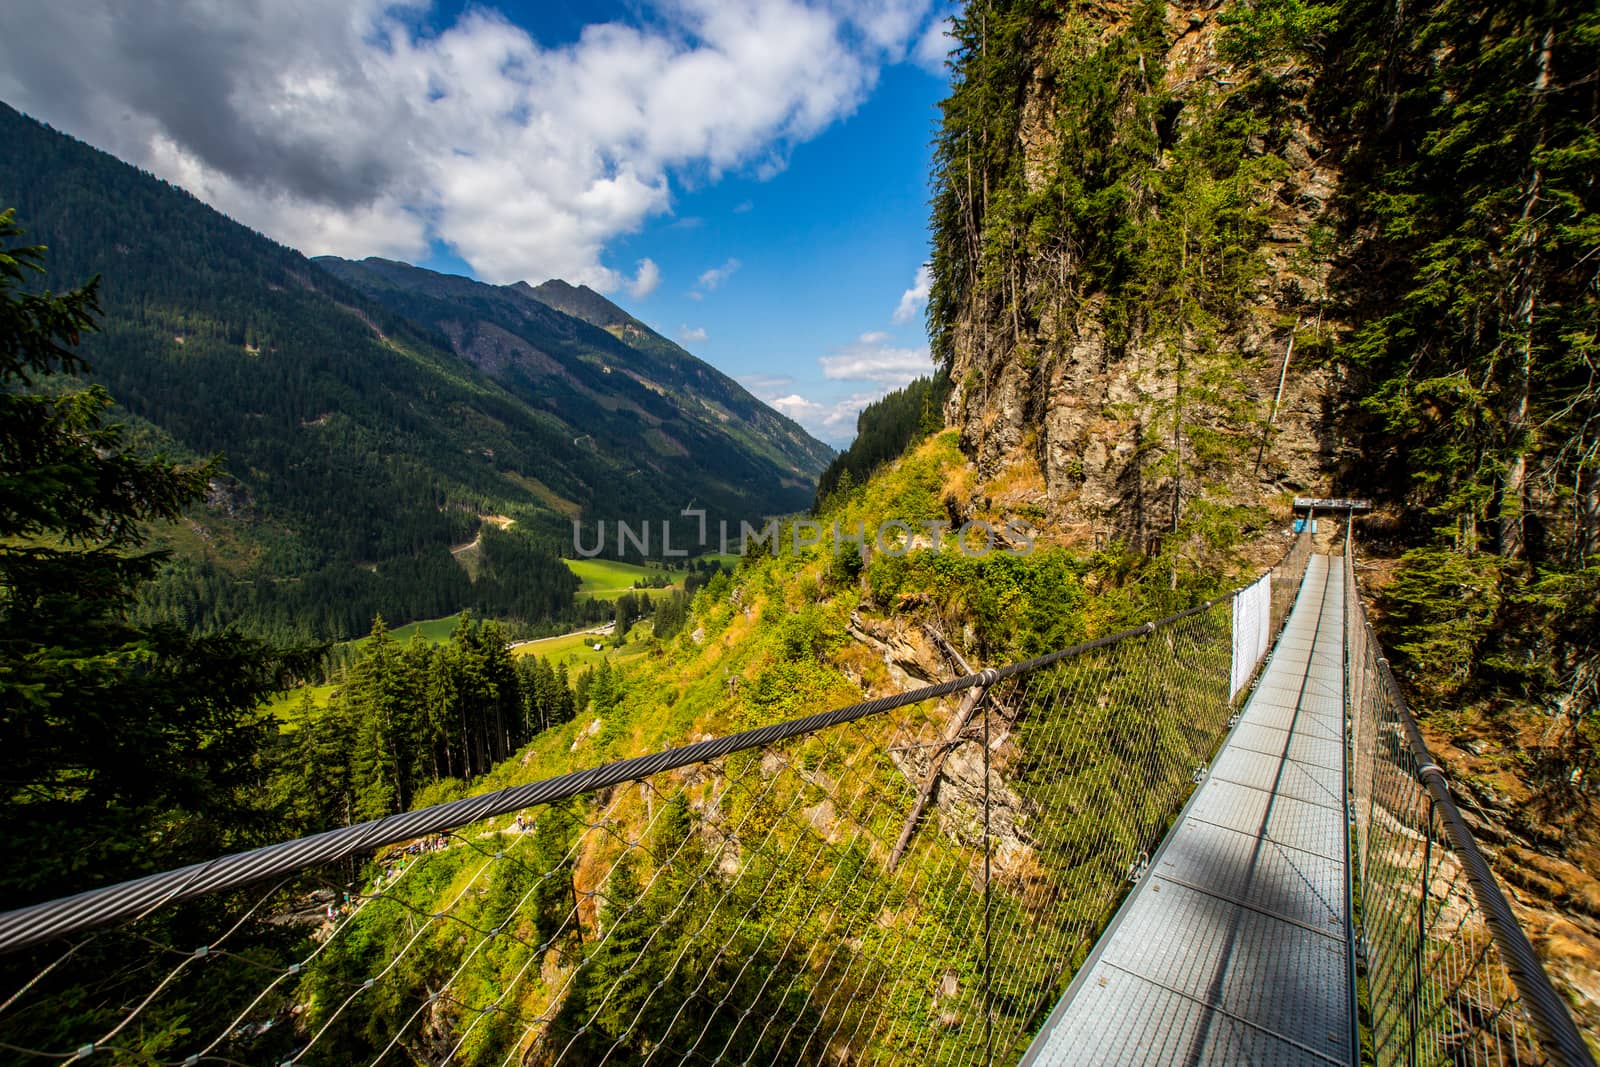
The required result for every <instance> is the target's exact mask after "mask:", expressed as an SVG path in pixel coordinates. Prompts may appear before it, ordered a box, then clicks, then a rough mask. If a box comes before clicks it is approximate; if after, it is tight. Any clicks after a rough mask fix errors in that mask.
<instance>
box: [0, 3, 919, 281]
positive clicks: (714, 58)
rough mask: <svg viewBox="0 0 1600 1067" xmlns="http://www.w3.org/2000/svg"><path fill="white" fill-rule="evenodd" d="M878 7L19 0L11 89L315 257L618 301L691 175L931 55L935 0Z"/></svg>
mask: <svg viewBox="0 0 1600 1067" xmlns="http://www.w3.org/2000/svg"><path fill="white" fill-rule="evenodd" d="M859 8H860V9H859V10H856V11H849V10H844V9H843V5H840V4H838V3H836V2H834V0H752V2H750V3H744V4H738V5H731V4H725V3H722V2H720V0H675V2H673V3H668V4H664V5H662V7H660V8H659V9H655V10H653V11H652V13H651V15H650V17H649V18H648V19H643V20H641V24H640V25H629V24H624V23H621V22H610V23H603V24H595V25H591V26H588V27H586V28H585V29H584V31H583V33H582V36H581V37H580V38H579V39H578V40H577V41H575V42H573V43H571V44H568V45H563V46H560V47H551V48H546V47H544V46H542V45H540V44H539V43H538V42H537V41H535V40H534V39H533V38H532V37H531V36H530V35H529V34H528V33H527V32H526V31H525V30H524V29H522V28H521V27H519V26H516V25H514V24H512V23H511V22H509V21H507V20H506V19H505V18H504V17H502V16H501V15H499V14H498V13H496V12H495V11H493V10H492V9H489V8H486V7H483V6H478V5H468V6H467V8H466V9H465V11H464V13H462V14H461V15H460V16H459V17H457V18H456V19H455V21H453V22H450V23H448V24H442V25H431V24H430V23H429V17H430V14H431V7H430V6H429V4H428V3H426V2H425V0H408V2H403V3H395V2H394V0H273V2H271V3H246V4H235V3H215V2H211V0H144V2H141V3H138V4H129V3H124V2H121V0H8V2H7V4H6V5H5V9H4V14H3V15H0V98H3V99H5V100H6V101H8V102H9V103H11V104H13V105H14V106H17V107H19V108H21V109H22V110H24V111H26V112H28V113H29V114H31V115H34V116H36V117H38V118H41V119H44V120H45V121H48V122H50V123H52V124H53V125H55V126H57V127H58V128H61V129H63V130H66V131H68V132H70V133H73V134H75V135H77V136H80V137H83V138H84V139H86V140H88V141H90V142H91V143H94V144H96V145H99V146H101V147H104V148H106V149H108V150H109V151H111V152H114V153H115V154H117V155H119V156H121V157H122V158H124V159H127V160H130V161H131V162H134V163H136V164H139V165H141V166H144V167H147V168H149V169H150V170H152V171H154V172H155V173H157V174H158V175H160V176H162V177H165V178H168V179H170V180H173V181H175V182H177V183H179V184H181V185H184V186H185V187H187V188H189V189H191V190H192V191H193V192H195V193H196V194H197V195H199V196H201V197H203V198H204V199H206V200H208V201H209V202H211V203H213V204H214V205H216V206H217V207H219V208H221V209H222V210H224V211H226V212H228V213H229V214H231V215H233V216H234V217H235V218H238V219H239V220H240V221H242V222H245V223H247V224H248V225H251V226H254V227H256V228H258V229H261V230H263V231H265V232H266V233H268V234H270V235H271V236H273V237H276V238H278V239H279V240H282V241H286V242H288V243H289V244H292V245H294V246H296V247H298V248H300V249H302V250H303V251H306V252H309V253H318V252H332V253H337V254H342V255H346V256H365V255H370V254H374V253H377V254H382V255H389V256H398V257H404V258H417V257H420V256H423V255H426V254H427V252H428V250H429V248H430V246H431V245H432V244H433V243H434V242H441V243H443V244H444V245H445V246H447V247H448V248H449V249H450V250H451V251H453V252H454V253H456V254H457V255H459V256H461V257H462V258H463V259H465V260H466V261H467V262H468V263H469V264H471V266H472V268H473V269H474V270H475V271H476V272H477V273H478V274H479V276H480V277H482V278H483V279H484V280H486V281H491V282H508V281H513V280H516V279H519V278H547V277H562V278H566V279H567V280H569V281H572V282H576V283H586V284H589V285H591V286H593V287H595V288H597V289H601V290H608V291H610V290H616V289H619V288H622V287H624V286H627V285H636V284H638V282H639V281H640V280H641V279H640V277H639V276H636V277H635V278H634V279H632V280H630V279H628V278H627V277H625V276H624V275H623V274H622V273H621V272H619V271H618V270H616V269H614V268H612V267H610V266H607V265H606V263H605V262H604V260H605V252H606V249H607V245H608V243H609V242H610V241H611V240H612V239H613V238H615V237H617V236H618V235H621V234H625V233H630V232H634V231H637V230H638V229H639V228H640V227H641V226H642V225H643V223H644V221H645V220H646V219H648V218H650V217H652V216H655V215H659V214H662V213H664V212H667V211H669V210H670V208H671V203H672V183H673V180H674V179H683V180H690V181H695V182H705V181H713V182H714V181H716V180H717V179H719V178H720V177H721V176H722V175H723V174H724V173H726V172H728V171H731V170H740V171H746V172H749V173H752V174H754V175H755V176H756V177H757V178H760V177H762V176H764V175H765V176H770V175H771V174H774V173H776V172H777V171H778V170H781V169H782V167H783V166H784V164H785V161H786V160H787V158H788V154H789V152H790V151H792V149H793V147H794V146H795V145H797V144H800V143H802V142H804V141H806V140H808V139H810V138H812V137H815V136H816V135H817V134H819V133H821V132H822V131H823V130H824V129H826V128H827V127H828V126H829V125H830V124H832V123H834V122H836V121H838V120H840V119H841V118H843V117H845V116H848V115H849V114H851V113H852V112H853V111H854V109H855V108H856V107H857V106H858V105H859V104H860V103H861V101H862V100H863V99H864V98H865V96H866V94H867V93H868V92H870V90H871V89H872V87H873V85H874V84H875V82H876V78H877V74H878V70H879V69H880V68H881V67H882V66H883V65H884V64H886V63H890V62H895V61H898V60H899V59H900V58H902V57H903V56H904V55H905V54H906V53H907V50H908V49H909V48H912V47H913V45H914V46H915V49H916V51H917V54H918V55H919V56H920V54H921V51H922V42H923V41H924V40H925V39H926V34H925V33H924V32H923V31H924V26H925V23H926V21H927V19H928V12H929V0H893V2H891V3H888V4H881V3H880V4H876V5H869V4H861V5H859ZM22 27H26V30H27V32H25V33H23V32H17V30H18V29H19V28H22Z"/></svg>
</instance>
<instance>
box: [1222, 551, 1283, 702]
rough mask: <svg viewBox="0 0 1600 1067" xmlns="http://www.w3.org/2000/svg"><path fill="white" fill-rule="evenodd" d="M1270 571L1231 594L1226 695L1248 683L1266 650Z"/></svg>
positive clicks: (1270, 606) (1233, 695) (1270, 622)
mask: <svg viewBox="0 0 1600 1067" xmlns="http://www.w3.org/2000/svg"><path fill="white" fill-rule="evenodd" d="M1271 628H1272V574H1271V573H1270V572H1269V573H1267V574H1263V575H1262V576H1261V578H1260V580H1259V581H1257V582H1255V583H1254V584H1253V585H1251V586H1250V587H1249V588H1247V589H1241V590H1240V591H1239V595H1238V596H1236V597H1234V598H1233V672H1232V674H1233V678H1232V683H1231V684H1230V685H1229V686H1228V699H1230V700H1232V699H1233V698H1234V697H1236V696H1238V695H1239V691H1240V690H1242V689H1243V688H1244V687H1245V686H1247V685H1249V684H1250V677H1251V676H1252V675H1253V674H1255V673H1256V667H1258V666H1259V665H1260V664H1261V657H1262V656H1265V655H1266V654H1267V644H1268V643H1269V642H1270V641H1271V640H1272V634H1271V633H1270V632H1269V631H1270V630H1271Z"/></svg>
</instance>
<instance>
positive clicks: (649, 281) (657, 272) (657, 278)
mask: <svg viewBox="0 0 1600 1067" xmlns="http://www.w3.org/2000/svg"><path fill="white" fill-rule="evenodd" d="M660 284H661V268H660V267H658V266H656V261H655V260H653V259H650V258H649V257H646V258H644V259H641V260H640V261H639V265H638V268H637V269H636V270H635V271H634V275H633V280H632V281H630V282H629V283H628V295H629V296H631V297H633V298H634V299H635V300H643V299H644V298H645V297H647V296H649V295H650V294H651V293H653V292H655V291H656V286H658V285H660Z"/></svg>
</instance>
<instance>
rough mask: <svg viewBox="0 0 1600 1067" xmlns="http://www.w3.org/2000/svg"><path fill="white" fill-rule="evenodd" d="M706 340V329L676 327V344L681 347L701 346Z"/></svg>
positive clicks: (701, 327) (700, 327)
mask: <svg viewBox="0 0 1600 1067" xmlns="http://www.w3.org/2000/svg"><path fill="white" fill-rule="evenodd" d="M705 339H706V328H705V327H704V326H696V327H694V328H693V329H691V328H690V327H688V326H687V325H685V326H680V327H678V343H679V344H681V345H692V344H701V343H703V342H704V341H705Z"/></svg>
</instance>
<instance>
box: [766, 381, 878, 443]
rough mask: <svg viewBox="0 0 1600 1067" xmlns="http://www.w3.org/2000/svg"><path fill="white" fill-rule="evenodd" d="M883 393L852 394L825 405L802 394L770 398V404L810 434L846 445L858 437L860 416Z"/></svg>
mask: <svg viewBox="0 0 1600 1067" xmlns="http://www.w3.org/2000/svg"><path fill="white" fill-rule="evenodd" d="M882 395H883V394H882V393H876V392H867V393H851V394H850V395H849V396H845V397H840V398H838V399H835V400H832V401H828V402H822V401H816V400H811V399H809V398H807V397H805V396H802V395H801V394H799V393H789V394H788V395H786V396H777V397H770V398H768V399H767V403H768V404H770V405H772V406H773V407H775V408H777V409H778V410H779V411H781V412H783V413H784V414H785V415H787V416H789V417H790V418H791V419H793V420H794V421H795V422H798V423H799V424H800V425H801V426H802V427H804V428H805V430H806V432H807V433H809V434H811V435H812V436H813V437H816V438H817V439H819V440H822V441H826V442H828V443H829V444H831V445H836V446H838V445H845V444H848V443H849V441H850V439H851V438H852V437H854V436H855V432H856V416H857V415H859V414H861V409H862V408H864V407H866V406H867V405H868V404H870V403H872V402H873V401H874V400H876V399H878V397H880V396H882Z"/></svg>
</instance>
